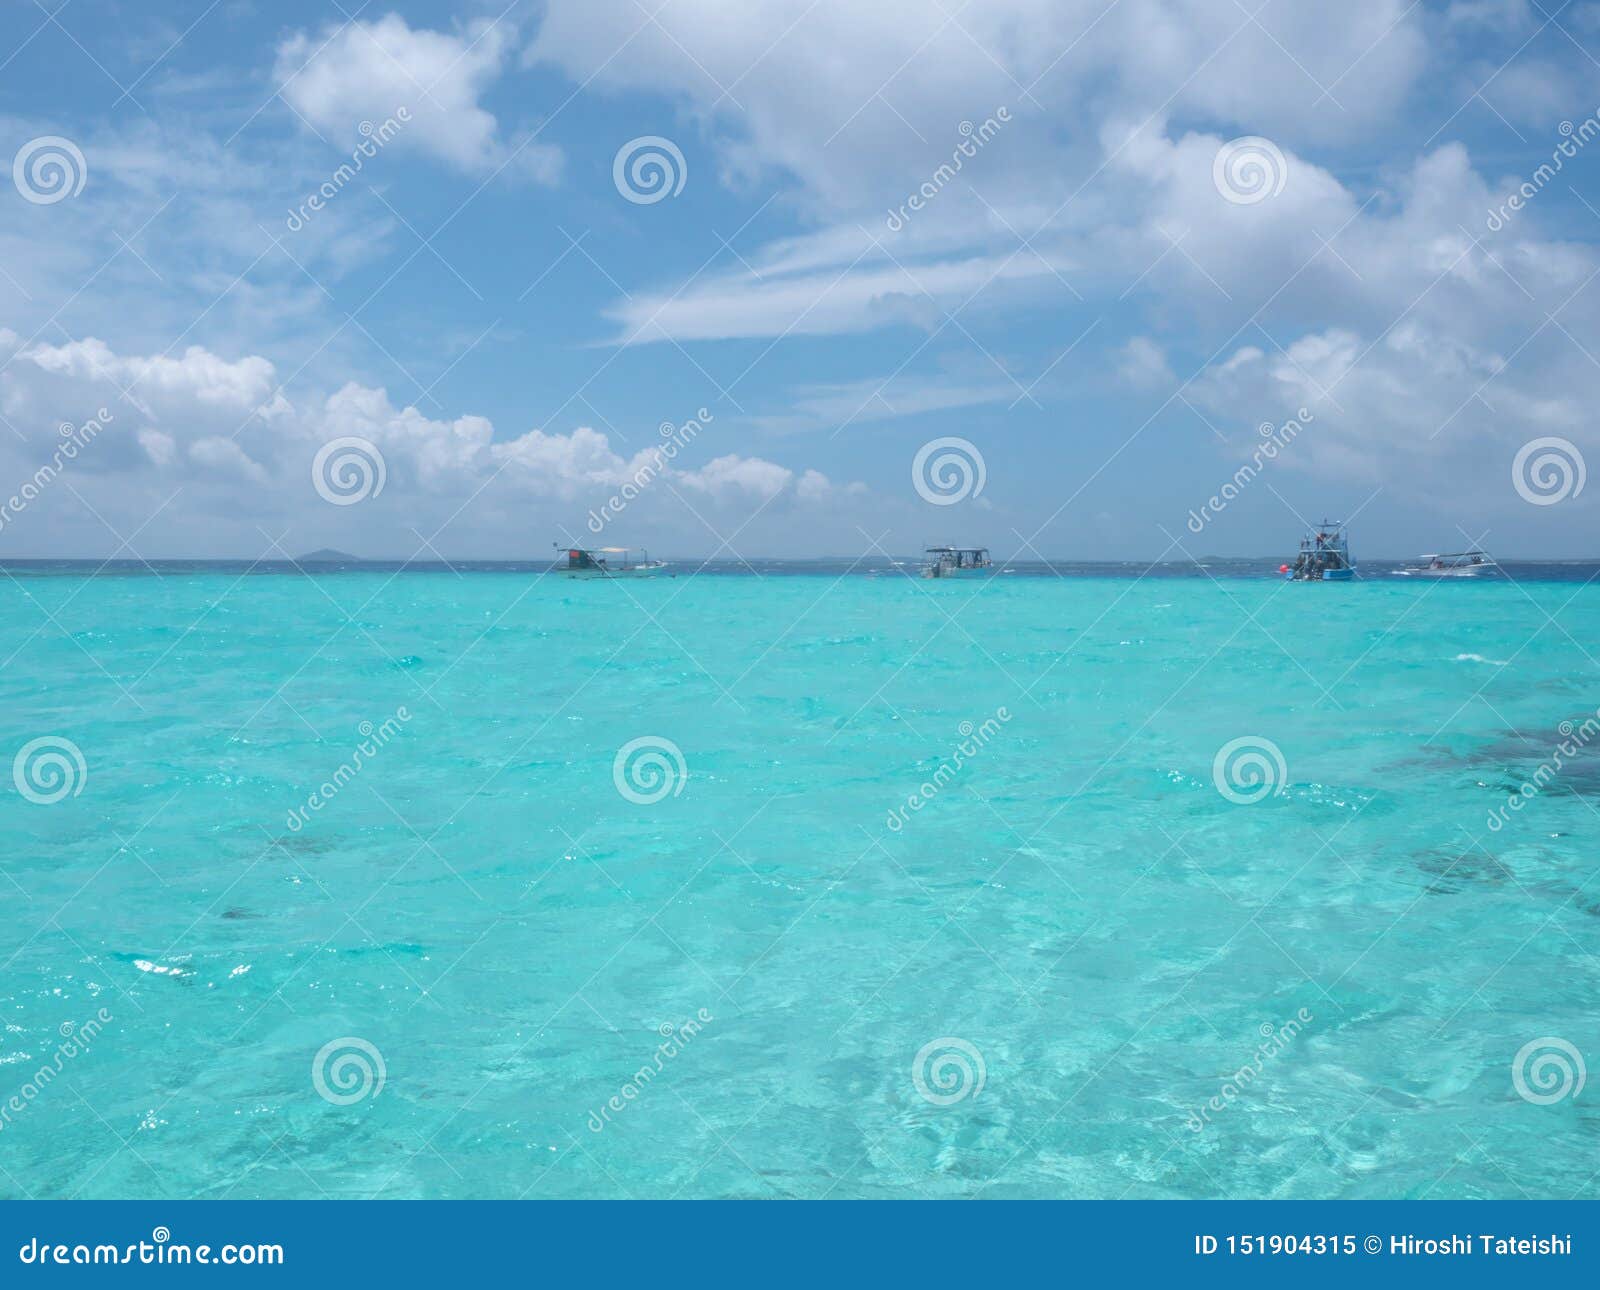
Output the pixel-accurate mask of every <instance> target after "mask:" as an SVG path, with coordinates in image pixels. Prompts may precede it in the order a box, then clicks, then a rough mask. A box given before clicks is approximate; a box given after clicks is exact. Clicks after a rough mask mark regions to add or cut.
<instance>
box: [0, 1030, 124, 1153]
mask: <svg viewBox="0 0 1600 1290" xmlns="http://www.w3.org/2000/svg"><path fill="white" fill-rule="evenodd" d="M115 1020H116V1018H115V1017H114V1016H113V1015H112V1014H111V1012H110V1010H109V1009H106V1008H100V1009H98V1010H97V1011H96V1012H95V1014H94V1016H92V1017H90V1018H89V1019H88V1020H87V1021H84V1022H75V1021H63V1022H62V1023H61V1025H60V1026H58V1027H57V1029H56V1033H57V1034H59V1035H60V1036H61V1042H60V1043H59V1044H58V1045H57V1046H56V1050H55V1052H54V1053H53V1054H52V1055H51V1056H50V1057H49V1058H48V1059H46V1060H45V1062H44V1063H43V1064H41V1065H40V1066H38V1067H36V1068H35V1069H34V1070H33V1071H32V1072H31V1073H30V1074H29V1076H28V1078H27V1079H26V1080H25V1081H24V1082H23V1084H22V1087H21V1088H19V1089H17V1091H16V1092H14V1093H12V1094H11V1095H10V1096H9V1097H8V1098H6V1100H5V1101H4V1102H0V1131H4V1130H5V1129H7V1128H9V1127H10V1126H11V1124H12V1123H13V1122H14V1120H15V1119H16V1117H17V1116H19V1115H21V1114H22V1113H23V1112H24V1111H26V1110H27V1109H28V1107H29V1105H30V1104H31V1103H32V1102H33V1101H34V1100H35V1099H36V1098H37V1097H39V1096H40V1094H42V1093H43V1092H44V1091H45V1090H46V1089H47V1088H49V1087H50V1085H51V1084H52V1083H54V1082H55V1079H56V1077H57V1076H59V1075H60V1074H61V1073H62V1071H64V1070H65V1069H66V1067H67V1064H68V1063H69V1062H71V1061H73V1060H74V1059H75V1058H78V1057H80V1056H82V1055H83V1054H84V1053H86V1052H88V1051H89V1048H90V1046H91V1045H93V1043H94V1041H95V1040H96V1039H98V1038H99V1037H100V1032H101V1031H102V1030H104V1029H105V1028H106V1027H107V1026H109V1025H110V1024H111V1023H112V1022H113V1021H115Z"/></svg>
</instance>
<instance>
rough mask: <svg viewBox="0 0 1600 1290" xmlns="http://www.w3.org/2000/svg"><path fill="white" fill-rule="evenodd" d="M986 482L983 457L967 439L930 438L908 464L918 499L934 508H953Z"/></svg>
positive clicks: (979, 491) (981, 488)
mask: <svg viewBox="0 0 1600 1290" xmlns="http://www.w3.org/2000/svg"><path fill="white" fill-rule="evenodd" d="M988 479H989V472H988V468H987V467H986V466H985V465H984V462H983V454H982V453H981V452H979V451H978V446H977V444H975V443H973V442H972V441H971V440H970V439H959V438H956V437H954V436H950V437H947V438H944V439H930V440H929V441H928V442H927V443H925V444H923V445H922V447H921V448H919V449H917V455H916V457H915V459H914V460H913V461H912V463H911V482H912V483H913V484H914V485H916V489H917V496H919V497H920V498H922V500H923V501H925V502H929V503H931V504H932V505H934V506H954V505H955V504H956V503H957V502H964V501H966V500H967V498H969V497H977V496H978V495H979V494H980V493H982V492H983V486H984V484H985V483H987V482H988Z"/></svg>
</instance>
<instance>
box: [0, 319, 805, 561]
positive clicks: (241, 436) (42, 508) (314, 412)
mask: <svg viewBox="0 0 1600 1290" xmlns="http://www.w3.org/2000/svg"><path fill="white" fill-rule="evenodd" d="M101 408H104V409H105V410H106V412H107V413H109V415H108V416H106V417H104V418H103V420H104V422H105V425H104V428H103V429H101V430H100V431H99V432H98V433H97V434H96V435H95V436H93V437H92V441H91V442H89V443H88V445H87V446H86V447H85V448H84V449H83V451H81V452H79V453H78V454H77V455H76V456H75V457H74V458H73V460H72V462H71V466H70V470H69V471H68V472H66V479H65V482H64V483H63V484H62V486H61V487H60V488H58V489H54V490H52V492H51V495H49V496H47V497H44V498H42V499H39V500H38V501H36V502H34V504H33V506H32V507H31V509H30V512H29V514H28V515H27V516H26V517H25V518H26V521H27V522H26V523H22V522H16V523H12V524H9V525H8V526H7V527H6V529H5V534H6V540H7V547H8V550H9V551H10V552H11V553H13V554H15V553H17V551H18V548H17V546H16V543H17V542H26V541H28V539H29V535H30V534H32V535H33V536H34V537H36V538H39V539H41V540H42V539H43V538H45V537H47V536H48V535H50V534H51V533H52V532H54V528H53V525H54V524H55V522H56V521H57V520H59V519H60V517H61V514H62V512H63V510H65V511H69V512H70V511H76V510H77V509H78V508H79V507H80V506H85V505H86V506H88V507H90V508H92V510H93V512H94V513H95V514H97V515H100V516H104V517H105V518H106V521H107V522H108V523H109V524H111V525H112V526H113V527H114V528H115V529H116V530H118V531H122V532H127V531H132V530H136V529H140V528H141V526H143V525H144V524H145V523H146V522H147V521H151V520H152V519H153V518H154V520H155V522H154V525H153V530H152V531H153V533H154V534H156V535H160V534H163V533H169V532H171V533H180V532H184V531H185V530H184V529H183V527H182V525H181V524H180V525H177V526H176V527H174V526H173V524H174V520H175V518H176V517H172V516H168V517H165V518H162V517H161V512H160V511H159V510H158V507H159V505H160V500H161V499H162V498H163V497H170V496H172V494H173V490H174V489H177V490H180V491H181V493H182V495H183V496H184V497H185V499H186V501H185V507H184V508H183V509H184V510H185V512H186V515H187V519H188V520H189V521H192V520H193V519H194V518H195V517H196V516H206V517H208V524H209V532H210V533H211V534H212V536H211V538H210V539H208V540H207V543H206V546H205V548H204V549H205V550H206V551H207V553H208V554H219V553H231V554H244V553H255V552H258V551H259V549H260V545H261V542H262V541H263V540H264V539H263V538H262V532H263V529H262V528H261V527H260V526H264V525H272V526H275V527H278V528H282V529H286V530H287V531H288V532H289V533H290V534H295V533H304V534H306V536H305V537H304V538H303V539H302V540H301V543H300V545H301V546H304V547H306V548H308V549H309V548H310V547H312V546H316V545H319V544H322V543H326V542H327V541H329V540H332V539H331V538H330V536H328V532H329V530H328V526H329V525H332V524H335V523H342V524H346V525H348V524H351V523H354V524H357V525H358V526H359V528H358V531H357V532H356V533H355V534H353V535H351V534H349V533H345V534H343V535H342V536H340V537H339V540H340V541H342V542H343V544H344V546H346V547H355V548H358V549H362V550H365V551H366V552H367V553H369V554H389V555H393V554H409V553H411V552H412V551H414V550H415V549H416V544H417V540H418V534H419V533H420V532H423V531H426V529H425V526H431V527H432V528H433V529H438V528H441V527H443V528H448V527H449V526H450V525H452V524H455V525H456V526H457V528H458V529H459V530H460V540H462V541H471V542H487V543H493V544H494V546H495V547H496V548H497V551H498V553H500V554H505V553H507V552H508V551H509V552H516V551H519V550H528V549H538V548H540V547H542V546H543V534H530V533H529V532H528V528H529V523H530V519H531V517H532V515H533V512H531V511H530V510H529V506H530V503H532V504H534V505H538V506H540V507H541V508H542V509H541V511H540V512H539V513H540V514H541V515H542V516H543V519H544V522H545V523H547V524H548V525H549V526H550V529H551V531H552V532H557V531H560V530H561V529H563V528H566V529H571V530H573V531H576V530H577V529H578V527H579V526H580V524H579V517H581V516H582V515H583V514H584V513H585V512H586V511H588V510H589V508H591V507H597V506H600V505H602V504H603V503H604V502H605V500H606V498H607V497H609V496H612V495H614V494H616V493H617V492H618V491H619V490H621V489H622V488H623V487H624V486H629V487H630V489H631V491H630V494H629V496H630V498H631V499H632V503H631V504H632V505H633V506H636V507H638V508H639V510H638V511H637V512H636V513H635V518H636V519H637V521H638V522H639V524H640V525H641V526H644V525H651V526H659V525H664V526H665V531H668V532H671V531H672V530H673V526H674V525H676V526H677V531H679V532H684V531H692V530H690V529H689V526H688V523H687V518H690V517H694V518H695V529H696V530H699V531H701V532H703V530H700V529H699V525H700V523H701V522H702V520H701V519H700V518H698V517H699V515H700V512H701V511H702V510H703V509H704V508H706V507H711V508H713V511H714V510H715V509H716V508H726V509H728V510H729V513H730V514H731V515H733V516H734V517H735V518H736V519H737V518H738V517H742V516H746V515H748V514H749V513H750V512H751V510H752V509H753V508H755V507H758V506H762V505H764V504H766V503H770V502H772V501H774V500H775V499H778V498H779V497H780V495H784V496H787V497H788V498H789V504H791V505H807V504H815V503H818V502H822V501H825V500H827V499H828V498H829V496H831V495H832V491H831V488H830V486H829V485H828V484H827V481H826V478H825V477H824V476H822V475H821V474H820V473H819V472H817V471H814V470H807V471H805V472H804V473H803V474H802V475H800V476H798V477H797V475H796V472H795V471H793V470H791V469H790V468H789V467H787V466H783V465H780V464H778V463H776V462H773V461H768V460H765V459H763V458H761V457H753V456H743V455H740V454H737V453H722V454H718V455H714V456H711V457H709V459H706V460H704V461H703V463H702V464H698V465H695V464H692V463H691V462H690V461H688V460H687V458H688V457H689V456H690V455H691V454H689V453H684V452H681V451H680V452H679V453H678V454H677V455H676V456H675V457H670V456H666V455H665V454H663V453H662V452H661V450H660V449H659V448H658V447H657V446H655V444H654V441H653V440H652V441H651V446H650V447H647V448H641V449H639V450H637V451H633V452H631V453H624V452H619V451H617V450H616V449H615V448H614V447H613V446H612V442H611V439H610V437H609V436H608V435H607V434H605V433H603V432H601V431H598V430H595V429H593V428H591V427H588V426H577V427H575V428H573V429H572V430H571V431H569V432H566V433H560V432H552V431H548V430H542V429H532V430H528V431H526V432H525V433H523V434H521V435H517V436H511V437H502V438H497V437H496V434H495V428H494V426H493V424H492V423H491V422H490V421H489V420H488V419H487V418H485V417H482V416H475V415H463V416H459V417H454V418H434V417H429V416H427V415H425V414H424V413H422V412H421V411H419V410H418V409H417V408H416V407H413V406H397V405H396V404H395V403H394V402H393V401H391V399H390V397H389V394H388V392H387V391H386V390H384V389H381V388H374V387H370V386H364V385H361V384H359V383H357V382H349V383H347V384H346V385H344V386H343V387H341V388H340V389H338V390H336V391H334V392H333V393H331V394H329V395H327V396H326V397H323V398H315V397H311V396H301V397H299V398H298V399H297V400H295V401H294V402H291V401H290V400H289V399H288V398H287V397H286V396H285V395H284V393H283V392H282V390H281V389H280V388H279V383H278V374H277V369H276V367H275V365H274V364H273V363H272V362H270V361H269V360H268V359H266V358H263V357H261V356H259V355H246V356H243V357H237V358H230V357H225V356H222V355H218V354H215V353H212V352H211V351H209V350H207V349H204V348H203V347H200V346H193V347H190V348H189V349H187V350H186V351H185V352H184V353H183V355H182V356H181V357H169V356H162V355H144V356H141V355H126V354H122V353H119V352H117V351H116V350H114V349H113V348H112V347H110V346H109V345H107V344H106V343H105V342H103V341H101V340H99V339H97V338H88V339H85V340H81V341H74V342H70V343H67V344H63V345H34V346H29V347H24V348H22V349H21V350H20V351H19V352H18V353H16V354H15V355H14V356H13V359H12V361H11V362H10V363H8V364H7V365H6V366H5V367H3V368H0V409H3V411H4V414H5V416H6V419H7V421H8V422H9V423H10V425H11V427H12V428H13V429H14V430H15V431H16V432H17V434H18V435H20V436H21V439H22V442H21V443H20V444H19V443H17V442H14V441H10V436H7V437H6V441H4V442H0V470H3V472H4V478H9V479H13V480H17V481H20V480H24V479H27V478H30V477H31V476H32V474H33V472H34V470H35V469H36V468H37V466H38V464H39V462H41V461H43V460H46V459H48V458H49V457H50V455H51V452H52V451H53V449H54V446H55V445H56V443H57V442H58V440H59V438H60V435H61V433H62V432H61V430H60V425H61V423H62V422H63V421H67V422H69V423H72V424H77V423H79V422H81V421H83V420H85V419H87V418H89V417H91V416H97V415H98V412H99V409H101ZM707 433H709V431H708V432H707ZM335 440H347V441H348V440H355V441H360V442H361V443H364V444H366V445H370V447H371V450H373V451H375V452H376V454H377V456H378V457H379V458H381V460H382V463H383V470H384V475H385V486H384V489H383V491H382V493H381V495H378V496H374V497H373V498H372V499H370V501H369V502H365V503H363V509H361V510H359V511H357V508H354V507H351V508H349V512H350V513H349V514H346V512H345V509H344V508H333V507H330V506H329V505H328V504H327V502H326V501H325V500H324V498H323V497H322V496H321V495H320V494H319V492H318V491H317V488H316V486H315V483H314V480H313V470H314V462H315V460H316V458H317V454H318V452H319V450H320V449H322V448H323V447H324V445H327V444H329V443H331V442H333V441H335ZM362 451H363V452H366V451H367V449H365V448H363V449H362ZM797 478H798V483H797ZM640 481H644V483H643V484H642V486H641V483H640ZM0 482H3V479H0ZM69 485H70V487H69ZM241 490H243V491H241ZM4 491H5V490H4V489H0V493H3V492H4ZM246 498H248V504H247V505H246V504H245V502H244V499H246ZM691 507H692V509H691ZM124 526H126V527H124ZM335 536H338V534H337V532H336V533H335ZM188 540H193V538H192V535H191V536H190V538H189V539H188ZM697 540H698V539H697ZM530 542H531V543H532V547H531V548H530V547H529V543H530Z"/></svg>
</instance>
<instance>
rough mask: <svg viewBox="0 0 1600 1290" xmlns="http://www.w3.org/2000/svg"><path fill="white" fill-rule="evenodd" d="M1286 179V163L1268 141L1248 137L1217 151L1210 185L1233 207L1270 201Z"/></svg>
mask: <svg viewBox="0 0 1600 1290" xmlns="http://www.w3.org/2000/svg"><path fill="white" fill-rule="evenodd" d="M1288 180H1289V163H1288V161H1286V160H1285V159H1284V155H1283V153H1282V152H1280V151H1279V150H1278V145H1277V144H1275V143H1273V142H1272V140H1271V139H1263V138H1261V137H1260V136H1259V135H1254V134H1248V135H1245V136H1243V137H1242V138H1238V139H1232V140H1229V141H1228V142H1227V143H1225V144H1223V145H1222V146H1221V147H1220V148H1218V149H1217V155H1216V156H1215V157H1214V158H1213V159H1212V162H1211V182H1212V183H1213V184H1215V185H1216V189H1217V192H1218V193H1220V194H1221V195H1222V199H1223V200H1224V201H1227V202H1232V203H1233V204H1234V205H1235V206H1255V205H1257V204H1258V203H1260V202H1265V201H1271V200H1272V198H1274V197H1276V196H1277V195H1278V194H1279V193H1281V192H1282V191H1283V186H1284V184H1286V183H1287V182H1288Z"/></svg>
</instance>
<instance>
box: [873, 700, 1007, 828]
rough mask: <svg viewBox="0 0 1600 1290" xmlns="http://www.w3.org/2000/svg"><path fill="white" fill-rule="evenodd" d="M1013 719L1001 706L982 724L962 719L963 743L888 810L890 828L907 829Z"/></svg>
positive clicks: (959, 728) (960, 729) (960, 727)
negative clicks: (977, 724) (903, 798)
mask: <svg viewBox="0 0 1600 1290" xmlns="http://www.w3.org/2000/svg"><path fill="white" fill-rule="evenodd" d="M1010 720H1011V713H1010V712H1009V711H1008V710H1007V709H1006V708H1004V707H1000V708H996V709H995V713H994V716H992V717H990V718H989V719H988V720H987V721H985V722H984V723H983V724H982V725H981V726H974V725H973V724H972V722H970V721H963V722H962V723H961V725H960V726H959V727H957V729H958V730H959V731H960V733H961V742H960V743H959V744H957V745H956V746H955V750H954V751H953V752H952V753H951V754H950V756H948V757H946V758H944V759H943V760H942V761H941V762H940V763H939V768H938V769H937V770H935V771H934V772H933V774H932V775H931V776H929V778H927V779H925V780H923V781H922V783H921V784H920V785H918V787H917V791H916V792H915V793H912V794H911V796H909V797H908V798H906V800H905V802H904V803H903V804H902V805H900V806H897V807H896V808H895V809H894V810H892V811H890V812H889V818H888V826H889V831H890V832H891V833H898V832H900V830H901V829H903V828H905V826H906V824H907V822H908V821H909V820H910V818H911V816H912V814H913V813H915V812H917V811H920V810H921V809H922V808H923V807H924V806H926V805H927V804H928V803H929V802H931V801H932V800H933V799H934V798H936V797H937V796H939V794H940V793H941V792H943V791H944V788H945V785H947V784H948V783H949V782H950V781H951V780H953V779H954V778H955V777H956V775H957V774H959V773H960V771H961V768H962V767H963V766H965V765H966V764H967V763H968V762H969V761H971V760H972V759H973V758H974V757H976V756H977V755H978V754H979V753H980V752H982V751H983V749H985V748H987V747H988V746H989V741H990V740H991V739H993V738H994V737H995V736H996V735H997V734H999V733H1000V729H1001V727H1002V726H1004V725H1005V724H1006V723H1007V722H1008V721H1010Z"/></svg>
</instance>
